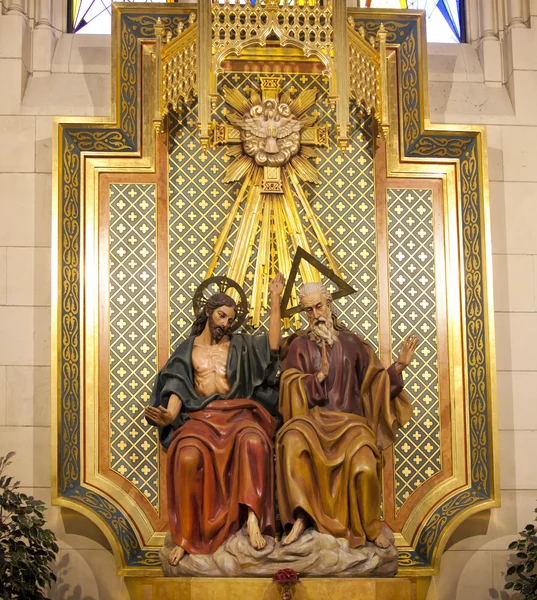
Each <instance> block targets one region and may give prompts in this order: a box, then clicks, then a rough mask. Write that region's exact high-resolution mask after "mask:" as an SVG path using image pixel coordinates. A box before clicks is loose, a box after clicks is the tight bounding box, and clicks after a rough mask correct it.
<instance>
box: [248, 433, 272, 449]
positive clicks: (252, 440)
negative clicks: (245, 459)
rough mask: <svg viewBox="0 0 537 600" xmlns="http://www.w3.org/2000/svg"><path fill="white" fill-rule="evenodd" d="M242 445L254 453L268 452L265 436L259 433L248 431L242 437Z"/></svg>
mask: <svg viewBox="0 0 537 600" xmlns="http://www.w3.org/2000/svg"><path fill="white" fill-rule="evenodd" d="M241 444H243V445H245V446H246V447H247V448H248V450H252V451H254V452H256V451H259V452H263V451H266V450H268V446H267V442H266V441H265V439H264V438H263V436H262V435H261V434H260V433H258V432H257V431H248V432H247V433H244V434H243V435H242V436H241Z"/></svg>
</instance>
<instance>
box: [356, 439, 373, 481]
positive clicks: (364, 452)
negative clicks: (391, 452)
mask: <svg viewBox="0 0 537 600" xmlns="http://www.w3.org/2000/svg"><path fill="white" fill-rule="evenodd" d="M377 462H378V461H377V458H376V456H375V454H374V453H373V450H371V448H369V446H364V447H362V448H360V450H358V452H356V454H355V455H354V456H353V457H352V461H351V471H352V472H353V473H363V474H364V475H366V476H368V475H369V476H374V477H377V473H378V471H377V466H378V465H377Z"/></svg>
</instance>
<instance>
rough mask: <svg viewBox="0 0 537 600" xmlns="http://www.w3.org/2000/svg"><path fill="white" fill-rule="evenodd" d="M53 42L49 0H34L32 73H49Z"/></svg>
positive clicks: (54, 40)
mask: <svg viewBox="0 0 537 600" xmlns="http://www.w3.org/2000/svg"><path fill="white" fill-rule="evenodd" d="M55 42H56V39H55V36H54V30H53V28H52V3H51V0H35V28H34V33H33V45H32V50H33V57H32V58H33V61H32V66H33V73H34V75H47V74H48V73H50V71H51V67H52V57H53V52H54V45H55Z"/></svg>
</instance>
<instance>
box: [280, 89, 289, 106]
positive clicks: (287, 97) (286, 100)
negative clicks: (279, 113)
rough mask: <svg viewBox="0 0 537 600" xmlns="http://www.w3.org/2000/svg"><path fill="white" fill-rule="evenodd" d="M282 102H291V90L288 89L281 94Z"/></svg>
mask: <svg viewBox="0 0 537 600" xmlns="http://www.w3.org/2000/svg"><path fill="white" fill-rule="evenodd" d="M280 102H281V103H282V104H289V102H291V92H289V91H286V92H284V93H283V94H282V95H281V96H280Z"/></svg>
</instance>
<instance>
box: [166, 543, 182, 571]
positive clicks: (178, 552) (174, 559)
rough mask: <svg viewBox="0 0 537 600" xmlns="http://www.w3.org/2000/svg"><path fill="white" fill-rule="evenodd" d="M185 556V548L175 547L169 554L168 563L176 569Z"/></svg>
mask: <svg viewBox="0 0 537 600" xmlns="http://www.w3.org/2000/svg"><path fill="white" fill-rule="evenodd" d="M184 555H185V550H184V548H181V546H174V547H173V548H172V549H171V551H170V553H169V554H168V562H169V563H170V565H171V566H172V567H176V566H177V565H178V564H179V561H180V560H181V559H182V558H183V556H184Z"/></svg>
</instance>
